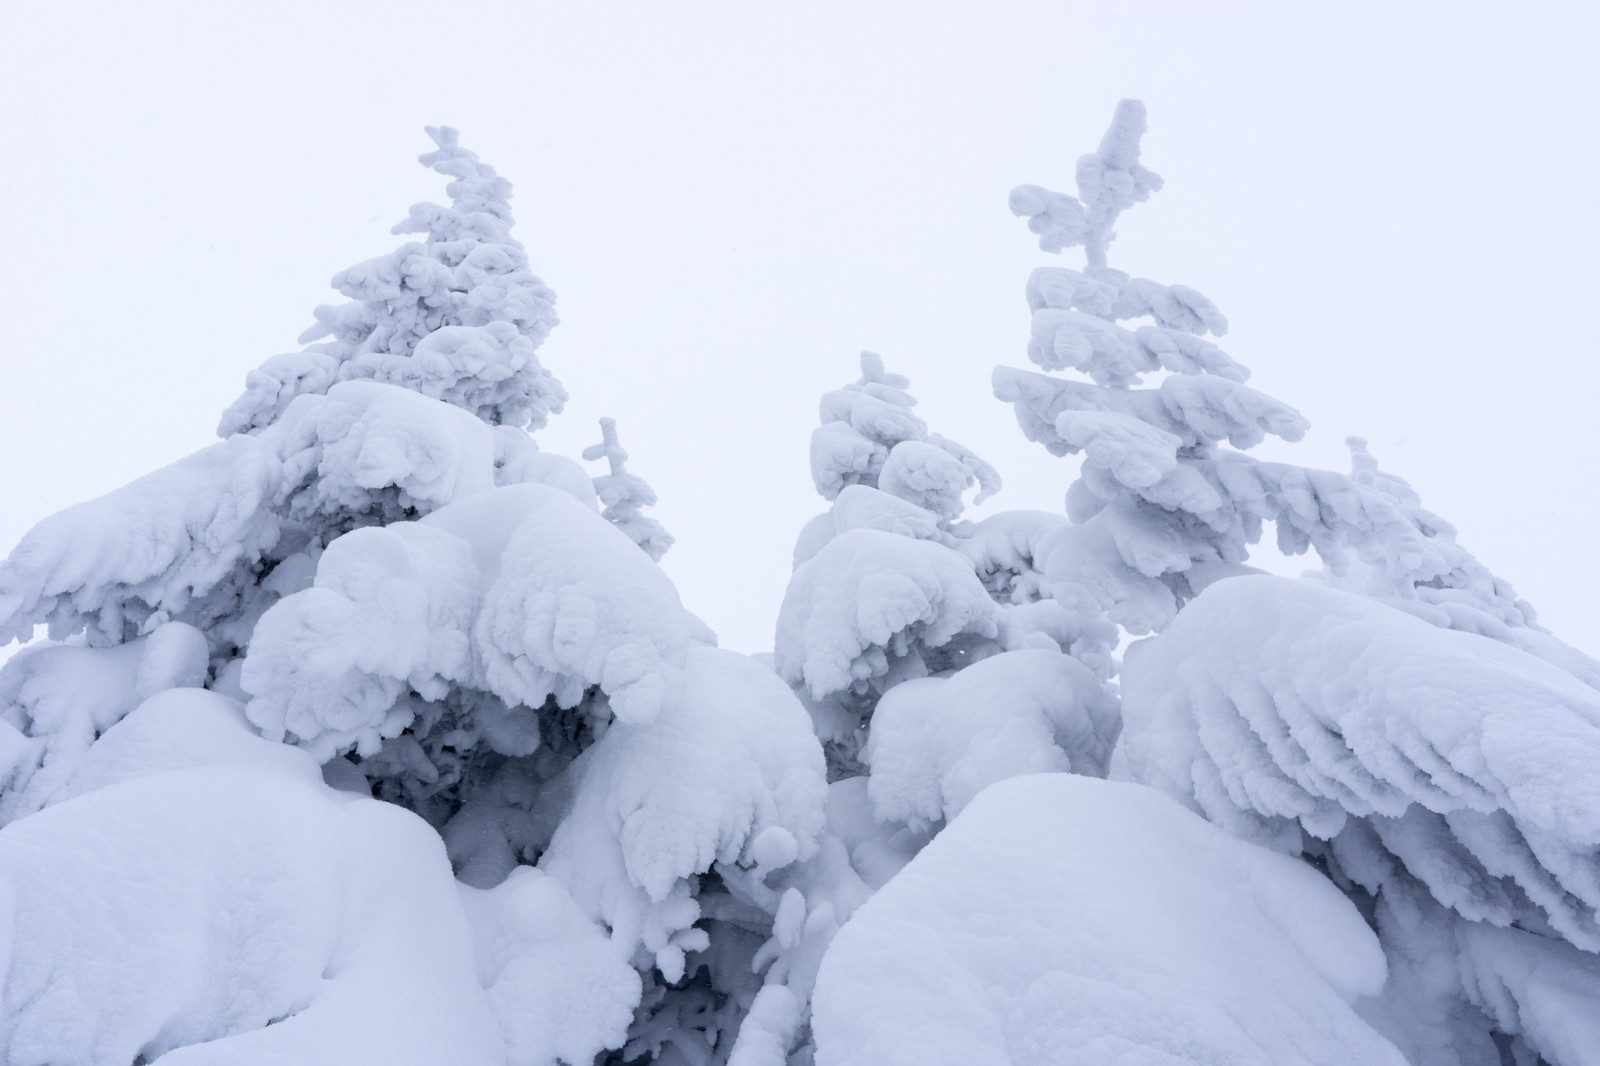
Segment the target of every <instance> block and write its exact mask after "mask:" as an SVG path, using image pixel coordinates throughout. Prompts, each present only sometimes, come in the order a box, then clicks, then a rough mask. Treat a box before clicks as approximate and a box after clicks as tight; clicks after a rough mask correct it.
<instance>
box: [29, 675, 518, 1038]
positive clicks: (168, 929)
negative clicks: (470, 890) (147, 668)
mask: <svg viewBox="0 0 1600 1066" xmlns="http://www.w3.org/2000/svg"><path fill="white" fill-rule="evenodd" d="M184 696H185V698H186V699H187V700H188V701H190V706H189V707H188V708H187V711H188V712H189V713H186V714H183V715H174V714H172V707H171V704H170V703H168V705H167V706H166V707H165V708H157V712H158V715H165V721H163V722H145V723H142V728H145V729H147V730H148V731H149V733H150V734H152V735H150V736H147V738H146V739H147V740H150V741H156V740H159V739H161V737H160V736H159V735H160V734H165V735H166V738H167V739H174V740H179V739H182V738H183V736H184V734H185V733H186V732H187V730H188V729H189V727H191V726H192V725H193V724H194V719H195V718H196V717H204V716H205V715H206V714H208V713H209V714H211V715H214V716H215V717H216V718H218V719H220V720H221V721H222V722H223V723H227V722H231V723H232V728H233V729H234V730H235V731H236V732H235V734H234V737H233V739H232V740H231V741H229V742H227V743H231V745H232V747H233V749H234V751H233V756H234V757H233V758H232V759H231V760H230V761H228V762H226V763H214V762H209V761H208V762H204V763H201V764H198V765H189V766H177V767H168V768H161V767H154V766H148V765H145V766H141V765H139V763H140V760H141V758H142V756H143V755H144V754H150V753H157V754H159V752H160V750H161V745H160V744H159V743H147V744H143V745H139V744H134V745H125V746H124V747H123V748H122V750H121V756H122V758H120V759H117V760H108V761H115V762H118V763H119V764H120V766H119V768H118V769H117V772H115V773H111V772H106V771H105V770H103V771H102V773H103V779H104V781H105V782H106V783H105V784H104V785H103V787H100V788H97V789H94V790H92V791H88V792H86V793H84V794H82V795H78V796H76V797H74V798H72V799H67V800H63V801H62V802H60V803H57V804H55V805H54V806H51V807H48V808H46V809H45V810H43V811H41V812H39V813H37V814H33V815H30V816H28V817H25V818H22V819H20V820H18V821H16V822H14V823H12V824H11V825H10V826H7V827H6V828H5V829H4V830H3V831H0V899H3V903H0V914H3V918H4V921H3V925H4V927H5V928H6V929H7V930H9V936H8V938H7V940H6V941H5V942H4V944H3V948H0V969H3V973H4V982H5V985H4V988H5V992H4V995H3V996H0V1055H3V1057H4V1060H5V1061H7V1062H11V1063H17V1064H19V1066H20V1064H24V1063H32V1064H43V1063H49V1062H132V1061H135V1059H136V1058H142V1059H143V1060H145V1061H149V1060H154V1059H156V1058H157V1057H160V1056H165V1057H164V1058H162V1061H163V1062H164V1063H171V1064H173V1066H179V1064H182V1063H189V1062H205V1063H235V1062H237V1063H246V1062H249V1063H261V1062H288V1061H294V1062H307V1063H314V1062H352V1061H384V1062H393V1063H418V1064H421V1063H430V1062H442V1061H449V1062H460V1063H499V1062H502V1061H504V1048H503V1042H502V1039H501V1037H500V1035H499V1033H498V1031H497V1024H496V1021H495V1018H494V1015H493V1013H492V1012H491V1010H490V1008H489V1004H488V1002H487V1001H486V999H485V998H484V996H483V993H482V990H481V988H480V987H479V985H478V982H477V979H476V975H475V973H474V971H473V968H472V960H471V958H470V957H469V955H468V948H467V947H466V945H467V944H468V943H470V940H469V933H468V931H467V929H466V927H465V921H464V919H463V918H462V916H461V912H460V905H459V903H458V902H457V899H456V890H455V886H454V883H453V881H452V879H451V877H450V869H449V865H448V863H447V862H446V861H445V858H444V851H443V848H442V847H441V846H440V844H439V841H438V837H437V836H436V834H434V833H433V831H432V830H431V829H429V828H428V826H427V825H426V824H425V823H423V822H422V821H421V820H420V819H418V818H416V817H414V816H413V815H411V814H409V813H407V812H405V811H402V810H401V809H399V808H397V807H393V806H390V805H388V804H384V803H379V802H377V801H374V800H351V799H350V798H349V797H348V796H342V795H341V794H336V793H333V792H331V791H330V790H328V789H327V788H326V787H325V786H324V785H322V783H321V780H320V775H319V774H318V771H317V767H316V765H315V763H314V762H313V761H312V760H311V759H310V757H309V756H306V755H303V754H299V753H294V752H292V751H291V750H290V749H286V748H283V747H281V746H279V745H275V744H271V743H268V742H266V741H262V740H259V739H254V738H251V737H249V736H248V735H247V733H246V727H245V725H244V724H243V722H242V721H239V719H238V717H237V711H236V710H235V709H234V708H233V707H232V705H231V704H230V701H227V700H225V699H223V698H222V697H218V696H213V695H210V694H205V693H199V692H195V693H187V694H184ZM147 706H154V705H147ZM140 715H141V711H135V712H134V713H133V714H132V715H130V716H129V717H128V718H127V719H125V720H124V721H123V723H122V724H121V725H120V726H118V727H117V728H116V729H113V730H112V731H111V732H110V733H108V734H107V736H108V737H110V736H112V735H113V734H115V733H116V732H117V731H118V730H119V729H120V730H122V731H124V733H126V732H128V731H132V730H135V729H138V728H141V725H136V723H140ZM216 725H217V723H213V726H216ZM174 726H180V728H174ZM226 728H227V727H226V725H223V726H222V727H221V728H220V729H219V730H214V731H216V732H222V733H225V732H226ZM185 742H187V743H192V739H191V740H189V741H185ZM252 747H254V749H255V755H256V757H255V758H254V759H252V758H251V757H250V753H249V751H250V748H252ZM296 757H297V759H296ZM294 761H298V762H299V763H300V764H301V765H299V766H298V767H294V766H292V765H290V766H286V765H285V764H286V763H290V764H292V763H293V762H294Z"/></svg>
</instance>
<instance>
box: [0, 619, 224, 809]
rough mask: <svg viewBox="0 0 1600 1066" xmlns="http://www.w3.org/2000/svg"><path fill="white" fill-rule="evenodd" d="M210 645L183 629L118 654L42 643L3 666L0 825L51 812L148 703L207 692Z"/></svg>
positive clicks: (176, 625)
mask: <svg viewBox="0 0 1600 1066" xmlns="http://www.w3.org/2000/svg"><path fill="white" fill-rule="evenodd" d="M208 658H209V656H208V653H207V650H206V639H205V637H204V636H203V635H202V634H201V633H200V631H199V630H197V629H195V628H194V627H193V626H188V625H184V624H183V623H182V622H167V623H166V624H164V625H161V626H158V627H156V628H155V629H154V630H153V631H152V632H151V633H150V634H149V635H147V636H143V637H139V638H137V639H135V640H131V641H129V642H127V643H126V644H119V645H117V646H116V647H114V648H88V647H83V646H82V645H74V644H49V643H46V644H36V645H33V646H30V647H27V648H23V649H22V650H21V651H19V652H17V654H16V655H14V656H12V657H11V658H10V659H9V660H7V661H6V663H5V665H4V666H0V734H3V735H4V737H5V738H6V739H5V740H0V825H3V824H5V823H6V822H9V821H11V820H12V819H14V818H16V817H18V816H19V815H20V814H26V813H28V812H30V811H34V810H37V809H39V808H40V807H42V806H44V805H45V804H46V803H47V802H49V801H50V798H51V797H52V796H53V795H54V794H55V793H56V792H57V791H59V790H60V789H61V788H62V787H63V783H64V782H65V781H66V779H67V778H68V777H69V776H70V775H71V774H73V773H74V772H75V771H76V770H77V768H78V764H79V763H80V761H81V760H82V758H83V757H84V754H85V753H86V752H88V751H89V750H90V746H91V745H92V744H94V742H95V738H96V737H98V736H100V735H101V734H102V733H104V732H105V731H106V730H108V729H110V728H111V727H112V726H114V725H116V724H117V723H118V722H119V721H121V720H122V719H123V717H124V716H125V715H127V713H128V712H129V711H131V710H133V709H134V708H135V707H137V706H138V705H139V704H140V703H141V702H143V701H144V700H146V699H148V698H150V697H151V696H154V695H155V694H156V693H158V692H164V691H166V690H167V689H171V688H200V687H201V686H202V685H204V684H205V680H206V668H207V664H208Z"/></svg>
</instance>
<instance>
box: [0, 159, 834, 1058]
mask: <svg viewBox="0 0 1600 1066" xmlns="http://www.w3.org/2000/svg"><path fill="white" fill-rule="evenodd" d="M429 132H430V133H431V134H432V135H433V137H434V140H435V142H436V143H437V145H438V150H437V151H435V152H432V153H429V154H428V155H426V156H423V157H422V161H423V162H424V164H426V165H428V166H431V167H433V168H434V169H435V170H438V171H440V172H441V173H443V174H445V175H447V176H448V177H450V178H451V179H452V180H451V182H450V184H449V185H448V187H447V191H448V192H449V194H450V197H451V203H450V205H449V206H448V207H441V206H436V205H431V204H423V205H419V206H417V207H415V208H413V209H412V212H411V215H410V218H409V219H408V220H407V221H406V222H404V223H402V224H401V225H400V226H399V227H397V229H398V230H399V231H400V232H406V233H417V234H423V235H425V237H424V239H423V241H422V242H420V243H408V244H406V245H403V246H402V247H401V248H399V249H397V250H396V251H395V252H393V253H391V254H390V255H387V256H383V257H380V258H379V259H376V260H372V261H370V262H368V263H365V264H362V265H360V266H358V267H354V268H351V269H350V270H346V271H344V272H342V273H341V274H339V275H338V276H337V277H336V279H335V285H336V287H338V288H339V289H340V291H341V292H343V293H344V294H345V295H346V296H347V297H349V298H350V302H349V303H346V304H344V305H342V306H339V307H336V308H321V309H319V310H318V312H317V318H318V321H319V325H318V327H316V328H315V329H314V330H313V331H311V333H310V334H308V336H307V338H306V339H307V340H308V341H312V342H316V343H312V344H311V346H310V347H308V348H306V349H305V350H303V351H301V352H298V353H295V354H292V355H285V356H278V357H275V358H274V359H271V360H268V362H267V363H266V364H265V365H264V366H263V367H262V368H261V369H260V370H258V371H256V372H255V373H253V374H251V376H250V377H249V379H248V381H247V389H246V392H245V394H244V396H242V397H241V398H240V399H239V400H238V401H237V402H236V403H235V404H234V405H233V406H232V407H230V408H229V409H228V411H227V413H226V414H225V415H224V418H223V422H222V427H221V429H222V433H223V434H224V439H223V440H222V441H221V442H220V443H217V444H214V445H212V446H211V447H209V448H207V449H204V450H202V451H200V452H197V453H196V454H194V455H192V456H190V457H188V458H186V459H183V460H180V461H179V462H177V463H175V464H173V465H172V466H169V467H167V468H164V469H162V470H159V471H156V472H155V473H153V474H151V475H148V476H146V477H144V478H141V479H139V480H138V481H135V482H133V483H132V484H130V485H128V486H126V487H125V488H122V489H119V490H117V491H116V492H113V493H111V494H109V495H107V496H105V497H102V498H100V499H98V500H93V501H90V502H88V503H85V504H80V505H78V506H77V507H74V508H71V509H69V510H67V511H64V512H62V513H61V514H58V515H55V516H53V517H51V518H48V519H46V520H45V521H44V522H42V523H40V524H39V526H37V527H36V528H35V529H34V530H33V531H32V532H30V533H29V534H28V536H27V537H26V538H25V539H24V540H23V542H22V543H21V544H20V545H19V546H18V548H17V549H16V550H15V551H14V552H13V553H12V555H11V556H10V557H9V558H8V559H7V560H6V561H5V562H4V563H3V564H0V635H4V636H5V637H7V638H23V639H26V638H27V637H28V636H29V635H30V634H31V632H32V629H33V626H34V625H35V624H38V623H41V622H43V623H46V624H48V625H49V627H50V635H51V638H52V639H51V640H49V641H46V642H43V643H40V644H38V645H34V646H30V647H27V648H24V649H23V650H22V651H20V652H18V653H17V654H16V656H15V657H14V658H12V659H11V660H10V661H9V662H8V663H7V664H6V665H5V667H4V668H3V669H0V813H3V816H4V819H5V821H6V822H7V823H8V824H6V825H5V827H4V828H3V829H0V927H4V928H6V929H8V930H11V933H10V939H9V940H8V941H7V942H6V945H5V947H4V949H3V950H0V981H3V982H4V983H3V986H0V1061H4V1062H6V1063H8V1064H17V1066H22V1064H40V1063H80V1062H81V1063H91V1062H92V1063H128V1062H136V1061H137V1062H145V1061H155V1060H157V1059H158V1058H159V1060H160V1061H161V1062H162V1063H164V1064H171V1066H182V1064H183V1063H188V1062H201V1061H204V1062H218V1061H243V1060H244V1059H246V1058H249V1059H250V1060H251V1061H283V1062H287V1061H294V1062H304V1063H321V1062H328V1063H333V1062H358V1061H359V1062H386V1063H411V1062H415V1063H429V1064H433V1063H440V1062H450V1063H463V1064H467V1063H473V1064H475V1063H516V1064H535V1063H539V1064H553V1063H555V1062H556V1061H558V1060H559V1061H561V1062H566V1063H586V1062H589V1061H591V1060H593V1059H595V1058H596V1056H602V1057H610V1058H613V1059H620V1060H633V1059H637V1058H640V1057H649V1058H652V1059H655V1060H657V1061H663V1062H688V1063H700V1062H711V1061H724V1060H726V1059H727V1058H728V1056H729V1054H730V1053H731V1051H732V1046H733V1043H734V1031H735V1030H736V1029H737V1028H739V1026H740V1023H741V1020H742V1019H743V1018H744V1016H745V1015H746V1013H747V1012H748V1011H750V1010H752V1009H753V1008H759V1009H758V1010H757V1012H756V1015H755V1017H756V1020H757V1022H758V1024H756V1025H753V1026H751V1027H750V1030H751V1033H752V1034H753V1035H752V1037H751V1040H750V1045H751V1047H753V1048H759V1047H760V1046H762V1041H763V1040H765V1041H767V1042H768V1043H775V1044H787V1043H789V1042H790V1041H791V1040H792V1039H793V1037H794V1033H795V1028H796V1027H797V1026H798V1025H799V1024H800V1023H799V1019H798V1017H797V1015H796V1011H795V1010H794V1009H792V997H791V1000H790V1001H786V1000H785V998H784V995H785V993H783V992H782V991H781V989H780V990H779V991H778V992H774V993H770V994H767V995H766V997H765V999H763V1000H760V1001H759V1002H758V1000H757V993H758V991H759V989H760V985H761V983H762V980H763V977H762V976H761V975H759V974H758V973H756V972H755V968H754V967H753V966H752V963H753V962H754V961H755V957H756V954H757V952H758V951H759V950H761V948H762V945H763V944H764V943H768V942H781V943H782V944H783V945H788V946H789V947H790V948H795V946H796V945H797V944H798V943H799V935H798V934H799V930H797V929H791V928H790V926H792V925H793V920H792V917H790V918H785V915H786V914H788V915H792V913H793V912H794V909H795V906H796V904H795V903H793V902H791V903H790V904H789V909H788V911H784V910H783V908H782V907H781V906H780V903H781V901H782V900H784V899H786V898H788V899H791V900H792V899H795V898H800V899H802V901H803V898H804V897H802V896H788V895H786V893H788V892H789V891H790V890H791V889H792V885H791V884H790V883H789V882H790V881H793V880H795V879H797V878H799V877H800V876H801V874H800V872H799V871H800V870H801V869H802V868H803V869H804V870H806V871H809V872H807V873H806V874H805V876H808V877H812V878H815V876H816V875H815V873H814V871H815V870H816V869H818V868H820V867H818V863H817V857H818V856H819V836H820V835H821V833H822V831H823V823H824V811H823V802H824V795H825V783H824V782H825V778H824V762H823V756H822V753H821V750H820V747H819V746H818V744H817V742H816V740H815V738H814V737H813V735H812V732H811V729H810V726H809V721H808V719H807V716H806V713H805V710H804V708H803V707H802V706H801V705H800V704H799V703H798V701H796V699H795V698H794V696H793V695H792V694H791V692H790V691H789V689H788V688H787V686H785V685H784V684H783V683H782V682H781V681H779V680H778V679H777V678H776V677H774V676H773V675H772V673H771V672H770V671H769V670H767V669H766V668H765V667H764V666H762V665H760V664H758V663H756V662H754V661H752V660H749V659H746V658H744V657H742V656H738V655H734V654H732V653H729V652H724V651H719V650H717V649H716V648H715V647H714V646H713V643H712V638H711V635H710V634H709V633H708V632H707V631H706V629H705V627H704V626H703V625H702V624H701V623H699V622H698V621H697V620H696V619H695V618H694V616H693V615H691V614H689V613H688V612H687V611H685V610H684V608H683V606H682V605H681V603H680V602H679V599H678V594H677V592H676V590H675V589H674V588H673V586H672V584H671V583H670V581H668V579H667V578H666V577H665V575H664V574H663V573H662V572H661V570H660V569H659V568H657V567H656V565H655V564H654V562H653V561H652V559H651V558H650V557H649V555H647V554H646V552H645V551H641V550H640V545H638V544H636V543H635V542H634V540H632V539H630V537H629V536H628V535H627V534H626V533H625V532H624V531H623V530H621V529H619V528H618V527H617V526H616V525H614V524H613V523H612V522H608V521H607V520H606V518H604V517H602V515H601V514H599V513H598V504H597V499H596V493H595V488H594V486H593V485H592V483H591V481H590V479H589V477H588V476H587V474H586V473H585V472H584V470H583V469H582V468H581V467H580V466H579V465H578V464H577V463H575V462H573V461H572V460H570V459H566V458H563V457H559V456H554V455H549V454H547V453H544V452H541V451H540V450H538V448H537V447H536V446H535V444H534V443H533V441H532V439H531V438H530V437H529V436H528V433H527V430H526V428H525V427H527V426H533V427H537V426H539V425H542V424H543V422H544V420H545V418H546V416H547V415H548V414H549V413H550V412H552V411H555V410H558V409H559V407H560V405H561V401H562V399H563V393H562V390H561V387H560V385H559V384H558V383H557V382H556V381H555V379H554V378H553V377H552V376H551V375H550V374H549V373H548V372H547V371H546V370H545V369H544V368H543V367H542V366H541V365H540V364H539V361H538V359H537V356H536V348H537V346H538V344H539V342H540V341H541V340H542V339H543V337H544V335H545V334H546V332H548V330H549V328H550V327H551V326H552V325H553V324H554V322H555V318H554V315H553V313H552V301H553V298H552V296H551V294H550V292H549V290H548V289H547V288H545V286H544V285H543V284H542V283H541V282H540V281H539V280H538V279H537V278H536V277H534V275H533V274H532V273H531V272H530V271H529V270H528V265H527V259H526V256H525V255H524V253H523V250H522V248H521V246H520V245H519V244H518V243H517V242H516V241H515V240H514V239H513V238H512V237H511V235H510V225H511V215H510V212H509V209H508V199H509V196H510V186H509V184H508V183H507V182H506V181H505V180H504V179H503V178H500V177H498V176H497V175H496V174H495V173H494V171H493V170H492V169H491V168H489V167H487V166H485V165H483V164H482V163H480V162H479V161H478V160H477V158H476V156H474V155H473V154H472V153H470V152H467V151H465V150H464V149H461V148H460V147H459V146H458V144H457V142H456V136H455V133H454V131H451V130H448V129H439V130H430V131H429ZM325 337H326V338H328V339H324V338H325ZM608 484H617V483H616V482H611V483H608ZM624 487H626V488H628V489H629V491H630V492H632V493H633V494H634V495H635V496H638V495H639V487H638V486H637V485H632V483H629V484H628V485H626V486H624ZM655 543H657V544H659V543H660V541H659V539H658V540H656V541H655ZM647 550H648V548H647ZM207 690H209V691H207ZM373 797H379V798H380V799H381V800H387V801H389V802H380V801H379V799H375V798H373ZM441 837H442V840H441ZM452 867H453V871H454V873H455V874H456V875H457V877H458V878H459V880H456V879H455V878H452V876H451V875H452ZM796 891H798V890H796ZM800 914H801V917H802V918H804V917H805V907H804V906H803V905H801V907H800ZM775 917H777V918H780V919H784V920H785V921H788V922H789V923H790V924H789V925H783V924H782V922H780V923H779V925H778V926H777V927H776V928H775V926H774V918H775ZM774 937H776V938H777V941H773V938H774ZM802 947H803V945H802ZM768 961H770V959H769V960H768ZM785 965H786V966H788V967H789V969H793V968H794V966H795V965H796V963H795V951H790V953H789V957H788V958H786V960H785ZM811 968H812V969H813V970H814V963H813V964H812V965H811ZM772 969H773V967H771V966H768V967H767V978H768V979H771V978H772ZM752 1053H754V1052H752ZM757 1061H760V1060H759V1059H758V1060H757ZM768 1061H770V1058H769V1060H768Z"/></svg>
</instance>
